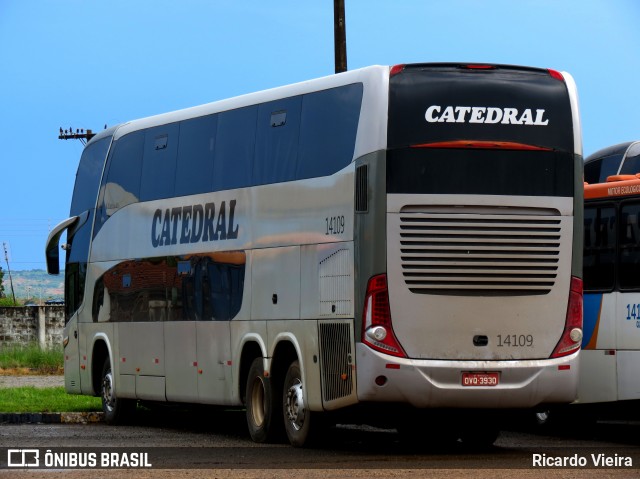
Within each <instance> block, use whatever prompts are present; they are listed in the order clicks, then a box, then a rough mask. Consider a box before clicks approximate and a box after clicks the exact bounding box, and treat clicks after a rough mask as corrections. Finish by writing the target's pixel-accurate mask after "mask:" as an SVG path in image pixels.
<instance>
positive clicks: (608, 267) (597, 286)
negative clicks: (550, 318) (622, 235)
mask: <svg viewBox="0 0 640 479" xmlns="http://www.w3.org/2000/svg"><path fill="white" fill-rule="evenodd" d="M615 250H616V228H615V208H614V207H613V206H607V205H591V206H587V207H585V209H584V263H583V268H584V270H583V272H584V289H585V291H599V290H609V289H612V288H613V287H614V285H615Z"/></svg>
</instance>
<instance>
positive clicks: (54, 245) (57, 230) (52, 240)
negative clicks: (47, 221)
mask: <svg viewBox="0 0 640 479" xmlns="http://www.w3.org/2000/svg"><path fill="white" fill-rule="evenodd" d="M79 218H80V217H79V216H73V217H71V218H67V219H66V220H64V221H62V222H61V223H59V224H57V225H56V226H55V227H54V228H53V229H52V230H51V233H49V237H48V238H47V244H46V246H45V256H46V258H47V273H49V274H60V252H59V251H58V243H59V242H60V236H62V233H64V232H65V230H66V229H67V228H69V227H70V226H72V225H73V224H74V223H75V222H76V221H78V219H79ZM85 220H86V219H85ZM64 246H67V247H68V245H64ZM65 249H66V248H65Z"/></svg>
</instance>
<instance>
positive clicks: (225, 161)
mask: <svg viewBox="0 0 640 479" xmlns="http://www.w3.org/2000/svg"><path fill="white" fill-rule="evenodd" d="M257 114H258V108H257V107H256V106H250V107H246V108H239V109H237V110H231V111H226V112H224V113H220V114H219V115H218V131H217V132H216V141H215V147H214V148H215V162H214V165H213V189H214V191H219V190H229V189H232V188H242V187H244V186H250V185H251V169H252V164H253V152H254V149H255V144H256V117H257Z"/></svg>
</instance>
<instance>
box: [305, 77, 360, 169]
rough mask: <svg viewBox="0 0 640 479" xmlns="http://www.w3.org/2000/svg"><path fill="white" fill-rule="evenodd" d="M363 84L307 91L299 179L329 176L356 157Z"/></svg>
mask: <svg viewBox="0 0 640 479" xmlns="http://www.w3.org/2000/svg"><path fill="white" fill-rule="evenodd" d="M361 104H362V84H361V83H358V84H354V85H347V86H343V87H339V88H332V89H330V90H324V91H320V92H316V93H309V94H307V95H304V97H303V100H302V121H301V127H300V151H299V154H298V169H297V172H296V179H304V178H313V177H317V176H326V175H331V174H333V173H335V172H336V171H339V170H341V169H342V168H344V167H345V166H347V165H348V164H349V163H350V162H351V159H352V158H353V151H354V148H355V143H356V133H357V132H358V120H359V118H360V106H361Z"/></svg>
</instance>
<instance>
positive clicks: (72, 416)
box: [0, 412, 104, 424]
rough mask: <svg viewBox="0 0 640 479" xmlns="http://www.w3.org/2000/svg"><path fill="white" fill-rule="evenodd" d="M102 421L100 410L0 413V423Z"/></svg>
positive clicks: (85, 422) (82, 422)
mask: <svg viewBox="0 0 640 479" xmlns="http://www.w3.org/2000/svg"><path fill="white" fill-rule="evenodd" d="M103 421H104V413H102V412H43V413H31V412H23V413H0V424H89V423H97V422H103Z"/></svg>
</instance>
